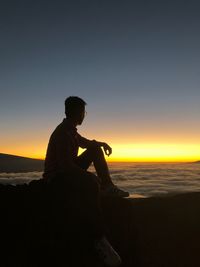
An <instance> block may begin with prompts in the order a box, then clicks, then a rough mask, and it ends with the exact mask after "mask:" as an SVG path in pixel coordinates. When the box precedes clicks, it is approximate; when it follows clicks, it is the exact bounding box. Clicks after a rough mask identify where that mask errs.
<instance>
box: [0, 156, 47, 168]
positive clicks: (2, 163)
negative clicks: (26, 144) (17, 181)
mask: <svg viewBox="0 0 200 267" xmlns="http://www.w3.org/2000/svg"><path fill="white" fill-rule="evenodd" d="M43 166H44V160H39V159H31V158H26V157H20V156H15V155H9V154H4V153H0V172H31V171H43Z"/></svg>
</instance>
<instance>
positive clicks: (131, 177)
mask: <svg viewBox="0 0 200 267" xmlns="http://www.w3.org/2000/svg"><path fill="white" fill-rule="evenodd" d="M109 168H110V172H111V176H112V180H113V182H114V183H115V184H116V185H118V186H119V187H120V188H122V189H125V190H127V191H129V192H130V193H131V194H132V195H135V196H138V197H139V196H144V197H150V196H155V195H163V194H168V193H182V192H196V191H200V164H197V163H193V164H192V163H184V164H183V163H182V164H177V163H176V164H175V163H171V164H169V163H165V164H158V163H153V164H150V163H145V164H144V163H109ZM90 171H92V172H94V169H93V167H91V168H90ZM41 177H42V172H27V173H0V183H1V184H12V185H17V184H24V183H29V182H30V181H31V180H38V179H41Z"/></svg>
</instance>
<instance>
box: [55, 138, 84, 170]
mask: <svg viewBox="0 0 200 267" xmlns="http://www.w3.org/2000/svg"><path fill="white" fill-rule="evenodd" d="M55 142H56V159H57V161H58V164H59V170H60V171H61V172H64V173H69V174H75V175H81V174H86V171H85V170H83V169H82V168H80V167H79V166H78V165H76V164H75V163H74V161H73V151H72V144H71V142H70V138H66V135H63V134H62V135H61V136H59V138H56V141H55Z"/></svg>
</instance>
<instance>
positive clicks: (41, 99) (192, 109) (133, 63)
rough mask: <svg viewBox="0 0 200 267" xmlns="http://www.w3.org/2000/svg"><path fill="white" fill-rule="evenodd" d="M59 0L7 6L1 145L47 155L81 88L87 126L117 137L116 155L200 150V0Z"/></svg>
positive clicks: (127, 157) (89, 134)
mask: <svg viewBox="0 0 200 267" xmlns="http://www.w3.org/2000/svg"><path fill="white" fill-rule="evenodd" d="M50 2H51V1H50ZM50 2H49V3H48V8H47V6H46V4H45V2H44V3H43V2H42V1H41V3H40V8H38V6H37V5H36V4H35V2H34V1H28V3H27V6H26V5H19V3H18V1H15V2H13V4H12V5H10V3H9V2H8V3H7V2H6V1H5V3H4V5H2V6H1V9H2V16H1V20H2V31H1V45H2V49H1V52H2V55H1V61H0V67H1V79H0V87H1V96H0V118H1V129H0V130H1V138H0V153H7V154H13V155H19V156H25V157H31V158H42V159H44V158H45V154H46V149H47V145H48V141H49V138H50V135H51V133H52V132H53V131H54V129H55V128H56V126H57V125H59V124H60V123H61V122H62V120H63V118H64V117H65V112H64V101H65V99H66V98H67V97H69V96H79V97H81V98H82V99H84V101H85V102H86V103H87V106H86V111H87V116H86V117H85V120H84V122H83V124H82V125H79V126H78V132H79V133H80V134H81V135H82V136H84V137H86V138H88V139H90V140H92V139H95V140H98V141H101V142H106V143H108V144H109V145H110V146H111V147H112V148H113V153H112V155H111V156H110V157H106V159H107V160H108V161H136V162H147V161H148V162H150V161H151V162H152V161H153V162H155V161H159V162H177V161H179V162H180V161H181V162H188V161H196V160H200V141H199V136H200V124H199V99H200V90H199V83H200V81H199V77H200V76H199V61H198V60H197V59H198V58H199V46H200V41H199V40H200V39H199V38H198V36H199V28H200V17H199V12H197V10H198V9H197V7H196V6H195V5H193V4H190V3H189V1H188V4H186V3H182V5H181V8H180V4H177V5H176V4H175V2H176V1H175V2H174V1H167V2H166V5H163V3H162V1H156V2H151V1H147V4H145V5H144V3H143V2H142V1H137V3H135V2H134V1H128V2H127V3H126V4H124V2H123V1H114V2H113V3H112V1H111V2H110V1H105V2H104V1H103V2H102V1H94V3H93V4H91V5H90V4H89V3H88V2H87V1H86V3H85V2H84V1H83V3H82V4H81V5H77V4H76V3H75V2H73V1H72V3H71V4H69V3H68V1H62V2H63V3H62V4H61V5H60V4H58V3H57V2H55V3H54V1H53V2H52V3H50ZM187 5H188V6H190V7H189V8H188V6H187ZM197 5H198V4H197ZM3 10H4V11H3ZM188 10H190V12H188ZM27 12H30V15H29V13H27ZM38 12H39V13H38ZM186 14H187V16H186ZM52 18H54V19H52Z"/></svg>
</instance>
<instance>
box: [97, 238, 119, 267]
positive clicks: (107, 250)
mask: <svg viewBox="0 0 200 267" xmlns="http://www.w3.org/2000/svg"><path fill="white" fill-rule="evenodd" d="M95 250H96V252H97V255H98V257H99V258H100V259H101V261H102V262H103V263H104V264H105V265H106V266H109V267H118V266H120V264H121V262H122V261H121V258H120V256H119V255H118V254H117V252H116V251H115V250H114V248H113V247H112V246H111V244H110V243H109V242H108V240H107V239H106V238H105V237H103V238H101V239H99V240H97V241H96V242H95Z"/></svg>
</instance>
